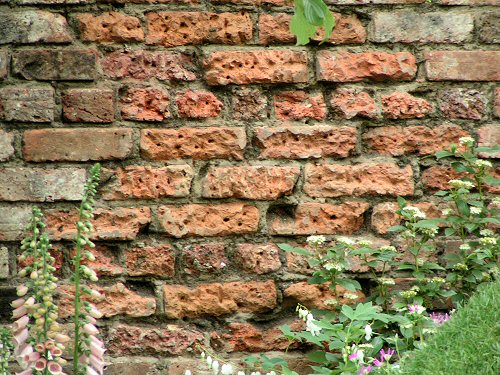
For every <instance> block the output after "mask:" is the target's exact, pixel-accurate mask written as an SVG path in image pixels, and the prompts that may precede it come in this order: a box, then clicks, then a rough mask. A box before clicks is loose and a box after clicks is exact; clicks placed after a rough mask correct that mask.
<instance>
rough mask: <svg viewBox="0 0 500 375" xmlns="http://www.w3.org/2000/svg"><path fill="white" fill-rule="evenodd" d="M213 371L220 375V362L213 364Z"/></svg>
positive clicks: (215, 374)
mask: <svg viewBox="0 0 500 375" xmlns="http://www.w3.org/2000/svg"><path fill="white" fill-rule="evenodd" d="M212 370H213V373H214V375H217V374H218V373H219V361H213V362H212Z"/></svg>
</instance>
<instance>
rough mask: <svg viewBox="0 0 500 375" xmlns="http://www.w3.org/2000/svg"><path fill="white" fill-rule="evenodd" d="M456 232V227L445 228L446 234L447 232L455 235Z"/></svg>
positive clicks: (447, 234) (448, 234)
mask: <svg viewBox="0 0 500 375" xmlns="http://www.w3.org/2000/svg"><path fill="white" fill-rule="evenodd" d="M455 232H456V231H455V229H454V228H446V229H445V230H444V234H445V235H446V236H453V235H454V234H455Z"/></svg>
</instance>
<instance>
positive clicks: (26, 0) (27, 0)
mask: <svg viewBox="0 0 500 375" xmlns="http://www.w3.org/2000/svg"><path fill="white" fill-rule="evenodd" d="M95 2H96V0H18V2H17V3H18V4H21V5H26V4H44V5H45V4H49V5H55V4H64V5H74V4H75V5H76V4H92V3H95Z"/></svg>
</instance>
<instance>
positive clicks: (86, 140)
mask: <svg viewBox="0 0 500 375" xmlns="http://www.w3.org/2000/svg"><path fill="white" fill-rule="evenodd" d="M23 141H24V147H23V156H24V159H25V160H27V161H35V162H40V161H87V160H112V159H125V158H127V157H128V156H130V154H131V152H132V146H133V144H132V129H122V128H111V129H96V128H80V129H37V130H27V131H25V132H24V137H23ZM89 145H92V147H89Z"/></svg>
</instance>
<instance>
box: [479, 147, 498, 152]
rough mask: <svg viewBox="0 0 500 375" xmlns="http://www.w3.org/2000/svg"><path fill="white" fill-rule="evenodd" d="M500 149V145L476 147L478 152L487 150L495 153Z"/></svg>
mask: <svg viewBox="0 0 500 375" xmlns="http://www.w3.org/2000/svg"><path fill="white" fill-rule="evenodd" d="M497 151H500V146H493V147H482V146H481V147H476V152H487V153H490V152H491V153H493V152H497Z"/></svg>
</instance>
